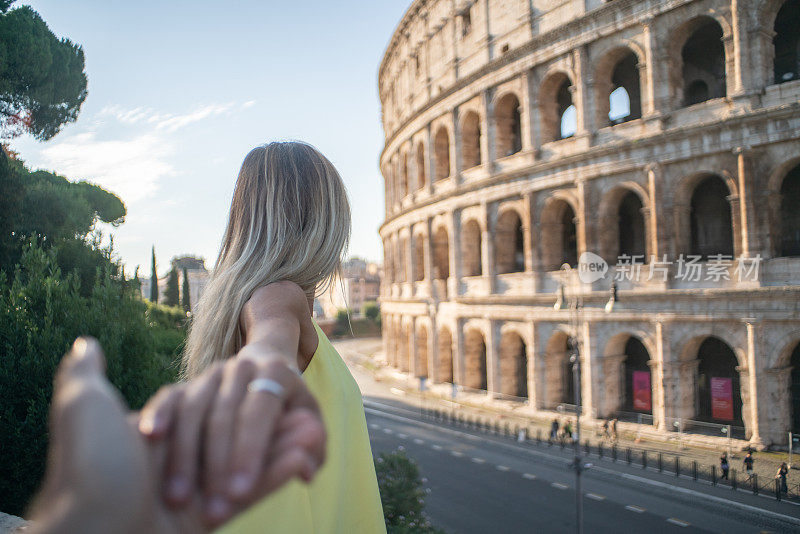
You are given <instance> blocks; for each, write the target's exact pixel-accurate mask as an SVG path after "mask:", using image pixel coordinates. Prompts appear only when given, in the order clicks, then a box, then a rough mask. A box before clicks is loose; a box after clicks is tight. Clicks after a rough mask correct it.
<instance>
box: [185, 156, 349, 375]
mask: <svg viewBox="0 0 800 534" xmlns="http://www.w3.org/2000/svg"><path fill="white" fill-rule="evenodd" d="M349 236H350V205H349V203H348V200H347V193H346V191H345V188H344V183H343V182H342V179H341V177H340V176H339V173H338V172H337V171H336V168H335V167H334V166H333V164H332V163H331V162H330V161H328V159H327V158H326V157H325V156H323V155H322V154H321V153H320V152H319V151H318V150H317V149H316V148H314V147H312V146H311V145H308V144H306V143H299V142H284V143H277V142H276V143H269V144H267V145H264V146H259V147H257V148H254V149H253V150H251V151H250V153H249V154H247V156H246V157H245V158H244V162H243V163H242V168H241V170H240V171H239V178H238V179H237V180H236V189H235V190H234V192H233V201H232V202H231V210H230V216H229V219H228V225H227V228H226V230H225V236H224V238H223V240H222V246H221V248H220V253H219V257H218V258H217V261H216V263H215V264H214V272H213V273H212V275H211V279H210V280H209V282H208V285H206V287H205V289H204V291H203V295H202V296H201V297H200V300H199V301H198V303H197V308H196V310H195V314H194V317H193V319H192V324H191V327H190V330H189V336H188V340H187V343H186V350H185V352H184V356H183V374H184V377H186V378H191V377H193V376H197V375H198V374H199V373H201V372H202V371H203V370H204V369H206V368H207V367H208V366H209V365H211V364H212V363H213V362H215V361H217V360H223V359H227V358H230V357H231V356H233V355H234V354H236V353H237V352H238V351H239V349H241V347H242V343H243V339H242V332H241V329H240V326H239V316H240V314H241V311H242V308H243V307H244V305H245V303H246V302H247V301H248V300H249V299H250V296H251V295H252V294H253V291H255V290H256V289H257V288H259V287H261V286H265V285H267V284H270V283H272V282H277V281H280V280H289V281H292V282H295V283H296V284H297V285H299V286H300V287H301V288H302V289H303V291H305V293H306V295H307V296H309V297H314V296H317V295H318V294H319V293H321V292H322V291H323V290H324V289H325V288H327V287H328V286H329V285H330V283H331V281H332V280H333V278H334V275H335V274H336V273H338V272H339V271H340V269H341V262H342V256H343V254H344V252H345V250H346V248H347V243H348V240H349ZM315 292H316V293H315Z"/></svg>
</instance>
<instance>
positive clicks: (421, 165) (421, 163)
mask: <svg viewBox="0 0 800 534" xmlns="http://www.w3.org/2000/svg"><path fill="white" fill-rule="evenodd" d="M416 167H417V187H418V188H419V189H424V188H425V186H426V185H427V184H428V182H427V178H426V176H425V145H424V144H422V142H419V143H417V149H416Z"/></svg>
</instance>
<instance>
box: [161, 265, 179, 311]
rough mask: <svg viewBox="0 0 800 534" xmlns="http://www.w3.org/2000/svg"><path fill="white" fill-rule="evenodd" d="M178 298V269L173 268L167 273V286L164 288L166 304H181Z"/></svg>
mask: <svg viewBox="0 0 800 534" xmlns="http://www.w3.org/2000/svg"><path fill="white" fill-rule="evenodd" d="M178 299H179V295H178V271H176V270H175V269H174V268H173V269H172V270H170V272H169V274H168V275H167V287H166V288H164V304H166V305H167V306H177V305H178V304H180V301H179V300H178Z"/></svg>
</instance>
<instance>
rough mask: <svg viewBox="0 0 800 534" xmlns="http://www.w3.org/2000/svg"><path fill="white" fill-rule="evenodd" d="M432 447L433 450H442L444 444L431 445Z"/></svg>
mask: <svg viewBox="0 0 800 534" xmlns="http://www.w3.org/2000/svg"><path fill="white" fill-rule="evenodd" d="M431 448H432V449H433V450H435V451H440V450H442V446H441V445H431Z"/></svg>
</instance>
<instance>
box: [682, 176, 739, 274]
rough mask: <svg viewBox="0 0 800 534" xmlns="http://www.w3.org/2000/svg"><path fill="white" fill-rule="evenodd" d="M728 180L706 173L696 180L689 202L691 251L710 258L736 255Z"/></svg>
mask: <svg viewBox="0 0 800 534" xmlns="http://www.w3.org/2000/svg"><path fill="white" fill-rule="evenodd" d="M730 195H731V191H730V189H728V186H727V184H726V183H725V180H724V179H723V178H721V177H720V176H718V175H706V176H704V177H701V178H700V179H698V180H697V182H696V185H695V186H694V189H693V191H692V196H691V199H690V203H689V224H690V247H689V250H690V253H691V254H694V255H699V256H702V257H703V258H709V257H710V256H713V255H717V254H723V255H726V256H733V254H734V246H733V215H732V210H731V203H730V200H729V197H730Z"/></svg>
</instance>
